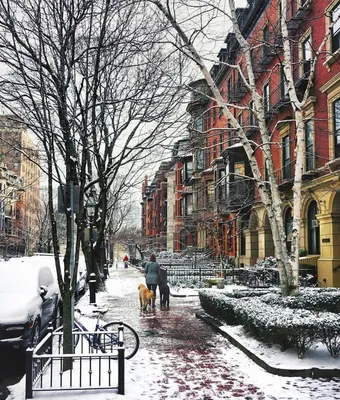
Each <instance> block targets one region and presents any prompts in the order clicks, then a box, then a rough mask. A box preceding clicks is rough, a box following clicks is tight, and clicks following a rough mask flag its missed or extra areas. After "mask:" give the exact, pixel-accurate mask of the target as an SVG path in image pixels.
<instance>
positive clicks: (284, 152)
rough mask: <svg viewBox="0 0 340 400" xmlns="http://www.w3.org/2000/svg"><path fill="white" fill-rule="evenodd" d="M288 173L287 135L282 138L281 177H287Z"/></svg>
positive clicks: (288, 141) (288, 147) (288, 143)
mask: <svg viewBox="0 0 340 400" xmlns="http://www.w3.org/2000/svg"><path fill="white" fill-rule="evenodd" d="M289 178H291V175H290V140H289V135H287V136H285V137H283V138H282V179H289Z"/></svg>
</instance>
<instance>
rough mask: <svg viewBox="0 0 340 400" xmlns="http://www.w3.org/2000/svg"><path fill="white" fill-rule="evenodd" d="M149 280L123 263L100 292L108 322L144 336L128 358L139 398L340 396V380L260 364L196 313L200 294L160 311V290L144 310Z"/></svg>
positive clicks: (174, 300)
mask: <svg viewBox="0 0 340 400" xmlns="http://www.w3.org/2000/svg"><path fill="white" fill-rule="evenodd" d="M144 279H145V278H144V276H143V275H142V274H141V273H140V272H139V271H137V270H136V269H134V268H128V269H124V268H121V266H120V265H119V267H118V268H112V269H111V270H110V279H108V280H107V281H106V285H107V292H105V293H100V294H99V295H98V304H99V305H101V306H108V307H109V312H108V313H106V314H105V316H104V320H105V321H107V322H109V321H112V320H116V321H117V320H123V321H124V322H125V323H128V324H130V325H131V326H133V327H134V328H135V330H136V331H137V332H138V334H139V337H140V350H139V352H138V353H137V354H136V356H135V357H133V359H131V360H129V361H128V362H127V364H128V368H127V380H128V381H129V383H128V384H127V386H126V387H127V388H128V387H129V384H131V382H132V383H133V382H135V384H136V386H138V390H139V396H138V397H136V398H143V396H146V398H148V400H166V399H175V398H176V399H178V400H182V399H183V400H184V399H185V400H187V399H197V400H215V399H234V398H238V399H245V400H264V399H271V400H278V399H285V400H288V399H291V400H298V399H299V400H302V399H318V398H320V399H321V398H325V393H326V398H328V399H340V391H339V380H331V379H330V380H327V379H323V380H322V379H320V380H312V379H303V378H284V377H279V376H273V375H271V374H269V373H267V372H265V371H264V370H262V368H260V367H258V366H257V365H255V364H254V363H253V362H252V361H251V360H250V359H249V358H248V357H247V356H246V355H245V354H243V353H242V352H241V351H240V350H238V349H237V348H235V347H234V346H233V345H232V344H230V342H229V341H228V340H227V339H225V338H224V337H222V336H221V335H219V334H218V333H216V332H215V331H214V330H213V329H212V328H211V327H210V326H208V325H207V324H205V323H204V322H203V321H201V320H199V319H197V318H196V317H195V312H196V311H202V309H201V307H200V304H199V299H198V297H185V298H182V297H170V307H169V309H161V308H160V306H159V293H157V300H156V305H157V306H156V308H155V309H154V310H150V311H146V312H141V311H140V307H139V299H138V290H137V287H138V285H139V284H140V283H144ZM83 300H85V301H86V299H83ZM254 372H256V373H254ZM142 381H144V384H143V383H141V382H142ZM278 389H279V390H278ZM319 389H320V392H319ZM318 392H319V395H318V394H317V393H318ZM126 394H127V395H129V392H128V389H127V391H126Z"/></svg>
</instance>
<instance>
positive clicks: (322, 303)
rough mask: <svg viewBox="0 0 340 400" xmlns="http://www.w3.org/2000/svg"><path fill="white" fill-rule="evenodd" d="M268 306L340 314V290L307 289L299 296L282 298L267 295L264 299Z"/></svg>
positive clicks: (275, 295) (276, 295) (277, 295)
mask: <svg viewBox="0 0 340 400" xmlns="http://www.w3.org/2000/svg"><path fill="white" fill-rule="evenodd" d="M262 301H263V302H264V303H266V304H271V305H274V304H276V305H279V306H281V307H289V308H294V309H304V310H311V311H319V312H335V313H340V290H339V289H336V290H330V291H326V290H322V289H305V290H303V291H301V292H300V293H299V294H298V295H297V296H288V297H282V296H281V295H279V294H273V293H271V294H266V295H265V296H263V297H262Z"/></svg>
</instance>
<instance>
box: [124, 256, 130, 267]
mask: <svg viewBox="0 0 340 400" xmlns="http://www.w3.org/2000/svg"><path fill="white" fill-rule="evenodd" d="M123 261H124V268H127V267H128V261H129V257H128V256H127V255H125V257H124V258H123Z"/></svg>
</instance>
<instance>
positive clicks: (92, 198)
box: [86, 189, 96, 304]
mask: <svg viewBox="0 0 340 400" xmlns="http://www.w3.org/2000/svg"><path fill="white" fill-rule="evenodd" d="M86 212H87V216H88V217H89V223H90V277H89V287H90V304H94V303H95V302H96V273H95V271H94V262H93V217H94V215H95V212H96V193H95V190H94V189H91V191H90V193H89V195H88V197H87V202H86Z"/></svg>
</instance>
